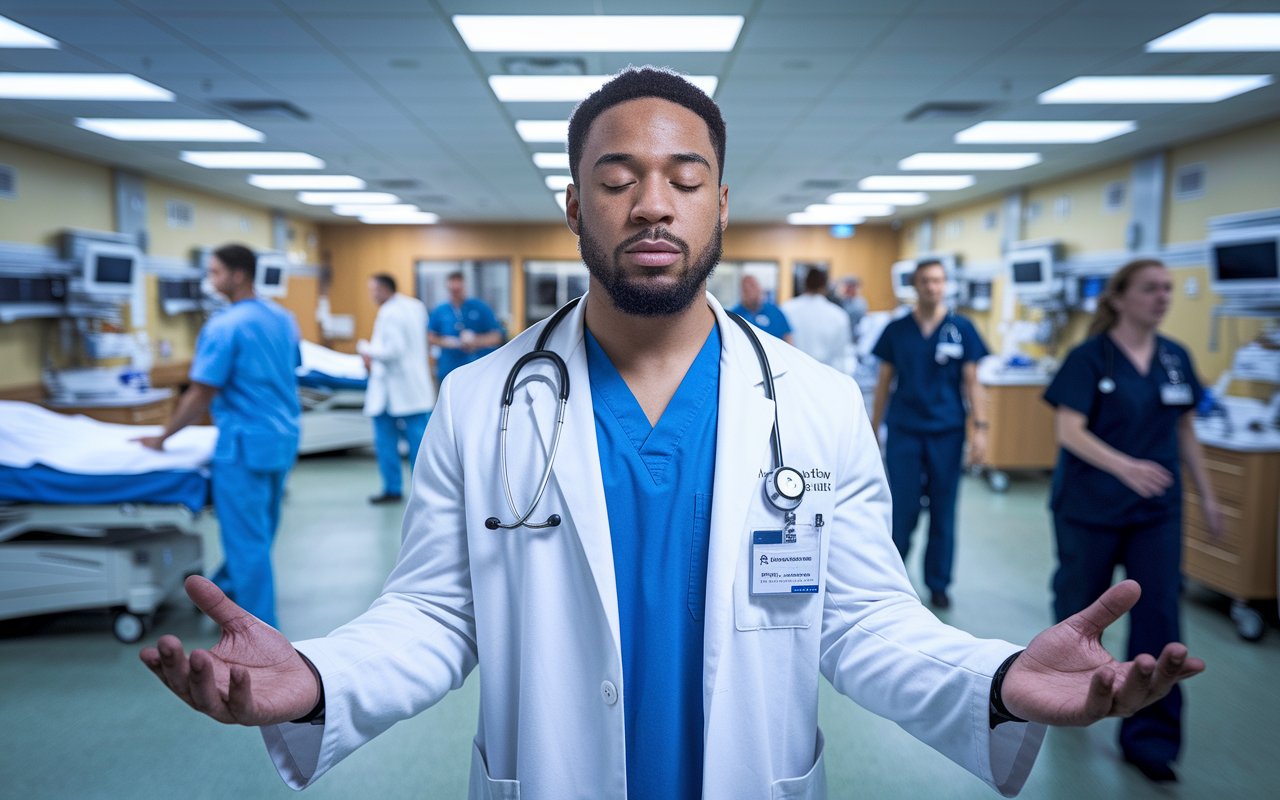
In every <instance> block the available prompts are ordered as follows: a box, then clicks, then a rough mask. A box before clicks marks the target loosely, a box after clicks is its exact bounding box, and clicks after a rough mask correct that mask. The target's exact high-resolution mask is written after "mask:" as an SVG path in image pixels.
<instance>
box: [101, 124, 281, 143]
mask: <svg viewBox="0 0 1280 800" xmlns="http://www.w3.org/2000/svg"><path fill="white" fill-rule="evenodd" d="M76 127H78V128H84V129H85V130H87V131H93V132H94V133H100V134H102V135H103V136H110V137H111V138H112V139H120V140H122V141H126V142H260V141H262V140H263V139H265V138H267V137H266V135H265V134H263V132H262V131H259V130H254V129H253V128H250V127H249V126H247V125H241V124H240V123H239V122H236V121H235V120H230V119H84V118H80V119H77V120H76Z"/></svg>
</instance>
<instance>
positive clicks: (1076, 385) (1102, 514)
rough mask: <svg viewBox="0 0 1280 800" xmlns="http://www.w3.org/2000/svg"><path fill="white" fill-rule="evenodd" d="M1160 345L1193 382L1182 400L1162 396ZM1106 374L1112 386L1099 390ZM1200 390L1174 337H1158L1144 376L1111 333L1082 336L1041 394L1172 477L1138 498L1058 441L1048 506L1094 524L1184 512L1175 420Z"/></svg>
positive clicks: (1156, 518) (1182, 377)
mask: <svg viewBox="0 0 1280 800" xmlns="http://www.w3.org/2000/svg"><path fill="white" fill-rule="evenodd" d="M1162 350H1163V352H1164V357H1165V359H1167V360H1168V361H1169V362H1170V366H1172V367H1173V368H1174V369H1175V370H1176V371H1177V373H1178V378H1179V379H1180V380H1181V381H1182V382H1183V383H1187V384H1189V385H1190V386H1191V392H1192V396H1191V400H1190V401H1189V402H1188V403H1187V404H1186V405H1177V406H1169V405H1165V404H1164V403H1163V402H1161V399H1160V386H1161V384H1165V383H1169V373H1168V371H1167V370H1166V368H1165V367H1164V366H1163V365H1162V363H1161V362H1162V358H1161V351H1162ZM1108 362H1110V367H1108ZM1108 373H1109V374H1110V375H1111V379H1112V380H1114V381H1115V384H1116V388H1115V391H1113V392H1111V393H1110V394H1103V393H1102V392H1101V391H1099V390H1098V381H1100V380H1101V379H1102V377H1103V376H1105V375H1107V374H1108ZM1203 395H1204V389H1203V388H1201V386H1200V381H1199V380H1198V379H1197V378H1196V371H1195V366H1194V365H1193V364H1192V363H1191V356H1190V354H1188V353H1187V351H1186V350H1184V349H1183V348H1182V347H1181V346H1180V345H1178V344H1177V343H1176V342H1173V341H1170V340H1169V339H1166V338H1164V337H1163V336H1159V337H1156V356H1155V358H1153V359H1152V362H1151V368H1150V369H1148V370H1147V374H1146V375H1142V374H1140V373H1139V372H1138V370H1137V369H1136V368H1135V367H1134V366H1133V362H1131V361H1130V360H1129V358H1128V356H1126V355H1125V354H1124V351H1122V350H1121V349H1120V348H1119V347H1117V346H1116V344H1115V342H1113V341H1112V340H1111V337H1110V336H1109V335H1108V334H1105V333H1104V334H1101V335H1099V336H1095V337H1093V338H1092V339H1087V340H1085V341H1084V342H1083V343H1081V344H1080V345H1079V346H1078V347H1076V348H1075V349H1074V350H1072V351H1071V353H1070V355H1068V356H1067V360H1066V361H1064V362H1063V364H1062V368H1061V369H1059V370H1058V374H1057V375H1056V376H1054V379H1053V383H1051V384H1050V385H1049V388H1048V389H1047V390H1046V391H1045V393H1044V399H1045V401H1046V402H1048V403H1049V404H1050V405H1052V406H1054V407H1055V408H1056V407H1058V406H1066V407H1067V408H1073V409H1075V410H1076V411H1079V412H1080V413H1081V414H1084V415H1085V417H1087V418H1088V420H1089V422H1088V428H1089V431H1090V432H1091V433H1093V435H1095V436H1097V437H1098V438H1099V439H1101V440H1102V441H1104V442H1106V443H1107V444H1109V445H1111V446H1112V447H1114V448H1115V449H1117V450H1119V451H1120V452H1122V453H1125V454H1126V455H1129V456H1132V457H1134V458H1140V459H1144V460H1148V461H1154V462H1156V463H1157V464H1160V465H1161V466H1162V467H1164V468H1165V469H1167V470H1169V472H1171V473H1172V474H1173V481H1174V482H1173V486H1171V487H1170V488H1169V490H1168V491H1166V492H1165V493H1164V494H1163V495H1161V496H1160V497H1152V498H1143V497H1141V496H1140V495H1138V493H1137V492H1134V491H1133V490H1132V489H1130V488H1129V487H1127V486H1125V485H1124V484H1123V483H1121V482H1120V479H1119V478H1116V477H1115V476H1114V475H1112V474H1111V473H1109V472H1105V471H1103V470H1100V469H1098V468H1097V467H1095V466H1093V465H1092V464H1089V463H1087V462H1085V461H1084V460H1082V459H1080V458H1078V457H1076V456H1075V455H1074V454H1072V453H1070V452H1068V451H1067V450H1066V449H1065V448H1062V449H1061V450H1060V453H1059V456H1058V466H1057V469H1055V470H1054V473H1053V486H1052V489H1051V492H1050V500H1049V506H1050V508H1052V509H1053V510H1054V511H1055V512H1057V513H1059V514H1061V515H1062V516H1063V517H1064V518H1066V519H1068V520H1071V521H1073V522H1080V523H1084V524H1093V525H1140V524H1146V523H1150V522H1155V521H1160V520H1163V519H1167V518H1168V517H1169V516H1171V515H1177V514H1180V513H1182V470H1181V469H1179V465H1178V460H1179V459H1178V428H1177V426H1178V420H1179V419H1180V418H1181V417H1182V415H1183V414H1186V413H1187V412H1188V411H1191V410H1192V409H1193V408H1195V407H1196V405H1197V404H1198V403H1199V402H1200V398H1201V397H1202V396H1203Z"/></svg>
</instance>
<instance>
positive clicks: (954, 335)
mask: <svg viewBox="0 0 1280 800" xmlns="http://www.w3.org/2000/svg"><path fill="white" fill-rule="evenodd" d="M950 316H951V314H950V313H948V314H947V317H948V318H950ZM963 343H964V339H962V338H960V329H959V328H957V327H956V324H955V323H954V322H950V321H944V322H943V323H942V329H941V330H940V331H938V345H939V346H938V347H937V348H935V349H934V352H933V360H934V361H936V362H938V364H939V365H941V366H946V364H947V362H948V361H950V360H951V357H950V356H949V355H947V353H945V352H943V349H942V345H959V344H963ZM948 349H950V348H948Z"/></svg>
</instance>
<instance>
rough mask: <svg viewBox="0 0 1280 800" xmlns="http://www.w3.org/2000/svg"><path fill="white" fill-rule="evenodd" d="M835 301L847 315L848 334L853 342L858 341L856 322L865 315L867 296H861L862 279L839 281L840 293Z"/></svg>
mask: <svg viewBox="0 0 1280 800" xmlns="http://www.w3.org/2000/svg"><path fill="white" fill-rule="evenodd" d="M836 302H837V303H839V304H840V307H841V308H843V309H844V312H845V313H846V314H848V315H849V334H850V337H851V338H852V340H853V341H854V342H857V341H858V323H859V322H862V318H863V317H865V316H866V315H867V298H865V297H863V296H862V280H861V279H860V278H845V279H844V280H842V281H840V294H839V295H838V296H837V297H836Z"/></svg>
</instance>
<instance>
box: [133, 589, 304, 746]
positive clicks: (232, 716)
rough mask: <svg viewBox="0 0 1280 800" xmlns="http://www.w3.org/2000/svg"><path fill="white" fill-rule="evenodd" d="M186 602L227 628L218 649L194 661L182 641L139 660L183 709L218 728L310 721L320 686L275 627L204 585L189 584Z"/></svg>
mask: <svg viewBox="0 0 1280 800" xmlns="http://www.w3.org/2000/svg"><path fill="white" fill-rule="evenodd" d="M186 590H187V595H188V596H190V597H191V599H192V600H193V601H195V604H196V605H197V606H199V607H200V610H201V611H203V612H204V613H206V614H208V615H209V617H210V618H212V619H213V621H214V622H216V623H218V625H219V626H221V628H222V638H221V639H220V640H219V641H218V644H217V645H216V646H215V647H214V648H213V649H212V650H192V651H191V655H190V657H188V656H187V655H186V654H185V653H184V652H183V649H182V642H180V641H178V638H177V637H176V636H161V637H160V641H159V646H158V647H148V648H145V649H144V650H143V651H142V652H141V653H140V654H139V657H140V658H141V659H142V663H144V664H146V665H147V667H148V668H149V669H150V670H151V671H152V672H154V673H155V674H156V677H158V678H159V679H160V680H162V681H164V685H165V686H168V687H169V689H171V690H172V691H173V693H174V694H176V695H177V696H178V697H180V698H182V700H183V702H185V703H186V704H187V705H189V706H191V707H192V708H194V709H195V710H197V711H201V712H203V713H205V714H208V715H209V716H211V717H213V718H214V719H216V720H217V721H219V722H225V723H227V724H228V725H230V724H239V725H275V724H278V723H281V722H288V721H289V720H291V719H297V718H298V717H301V716H304V715H305V714H307V712H309V711H311V709H312V708H314V707H315V704H316V703H317V702H318V701H319V699H320V679H319V677H318V676H317V675H316V673H315V672H314V670H313V669H312V667H311V666H310V665H309V664H308V663H307V662H306V660H304V659H303V658H302V656H300V655H298V651H296V650H294V649H293V645H291V644H289V640H288V639H286V638H284V636H282V635H281V634H280V632H279V631H277V630H276V629H275V628H272V627H271V626H270V625H267V624H266V623H264V622H262V621H261V620H259V619H258V618H257V617H254V616H253V615H252V614H250V613H249V612H247V611H245V610H244V609H243V608H240V607H239V606H238V605H236V604H235V603H233V602H231V600H229V599H228V598H227V596H226V595H225V594H223V593H222V590H221V589H219V588H218V587H217V586H215V585H213V583H212V582H211V581H209V580H207V579H205V578H201V577H199V576H192V577H190V578H187V583H186Z"/></svg>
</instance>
